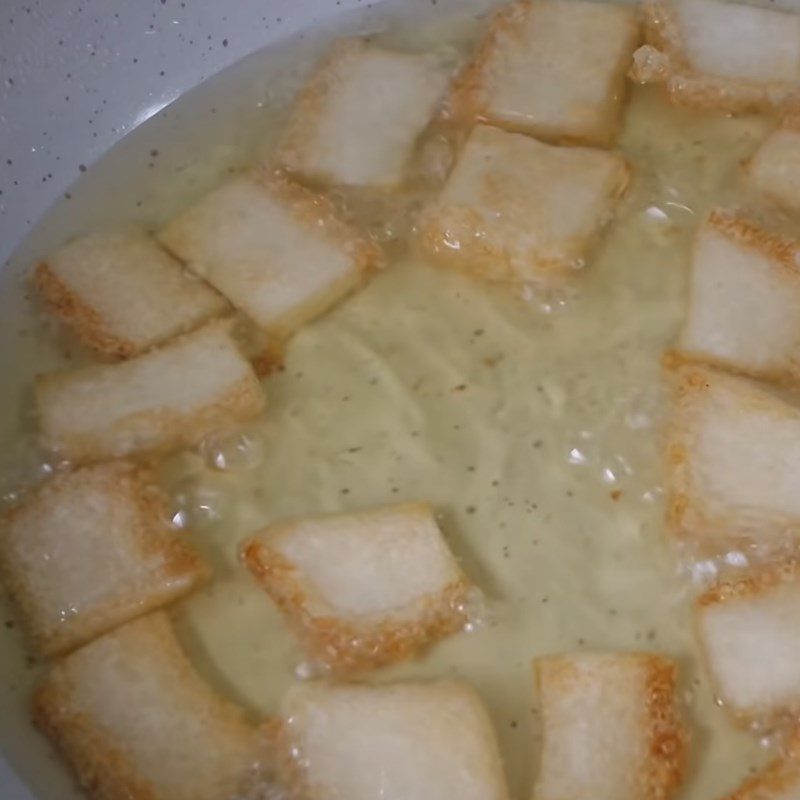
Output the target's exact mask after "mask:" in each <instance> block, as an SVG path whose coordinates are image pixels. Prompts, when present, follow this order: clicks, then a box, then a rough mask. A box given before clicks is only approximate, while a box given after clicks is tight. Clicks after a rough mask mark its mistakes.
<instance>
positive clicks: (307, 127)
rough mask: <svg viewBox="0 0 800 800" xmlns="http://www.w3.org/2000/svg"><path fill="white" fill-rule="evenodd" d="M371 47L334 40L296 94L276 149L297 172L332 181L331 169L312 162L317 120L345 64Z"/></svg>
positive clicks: (277, 157) (283, 164)
mask: <svg viewBox="0 0 800 800" xmlns="http://www.w3.org/2000/svg"><path fill="white" fill-rule="evenodd" d="M366 49H367V43H366V42H365V41H364V40H363V39H359V38H346V39H339V40H338V41H336V42H334V44H333V46H332V47H331V49H330V50H329V52H328V54H327V55H326V56H324V57H323V58H322V59H321V60H320V62H319V63H318V64H317V66H316V67H315V68H314V72H313V74H312V75H311V77H310V79H309V80H308V82H307V83H306V84H305V85H304V86H303V88H302V89H301V90H300V91H299V92H298V94H297V97H296V98H295V101H294V105H293V106H292V111H291V113H290V115H289V121H288V122H287V123H286V128H285V129H284V132H283V134H282V136H281V138H280V141H279V142H278V145H277V147H276V149H275V160H276V162H277V164H279V165H280V166H281V167H283V168H284V169H286V170H287V171H288V172H291V173H293V174H297V175H302V176H303V177H305V178H307V179H309V180H310V181H316V182H322V183H325V182H327V183H331V182H333V177H332V176H331V175H330V174H328V173H327V172H319V171H316V170H311V169H310V168H309V166H308V154H309V151H311V150H313V149H314V146H315V144H316V141H317V139H316V125H315V121H316V119H317V117H318V116H319V114H320V113H321V111H322V106H323V104H324V102H325V100H326V99H327V97H328V93H329V92H330V90H331V87H332V85H334V84H335V83H336V81H337V79H338V77H339V69H340V68H341V67H342V65H344V64H346V63H347V62H349V61H351V60H352V59H353V58H355V57H357V56H358V55H360V54H361V53H363V52H364V51H365V50H366Z"/></svg>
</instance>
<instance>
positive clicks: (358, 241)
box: [253, 169, 385, 278]
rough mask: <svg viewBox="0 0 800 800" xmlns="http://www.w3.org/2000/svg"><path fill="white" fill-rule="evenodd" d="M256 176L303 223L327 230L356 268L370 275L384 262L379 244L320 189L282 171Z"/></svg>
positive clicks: (258, 181) (330, 238) (318, 229)
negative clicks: (346, 217)
mask: <svg viewBox="0 0 800 800" xmlns="http://www.w3.org/2000/svg"><path fill="white" fill-rule="evenodd" d="M253 177H254V179H255V180H256V182H257V183H260V184H261V185H262V186H264V187H265V188H267V189H268V190H269V191H270V192H271V193H272V194H273V195H275V196H276V197H277V198H278V199H279V200H280V201H281V202H282V203H284V204H285V205H286V206H287V207H288V208H289V209H290V211H291V213H292V216H293V217H294V218H295V219H296V220H297V222H298V223H299V224H300V225H303V226H304V227H306V228H313V229H314V230H315V232H319V231H320V230H321V231H322V232H324V234H325V236H326V238H327V239H328V240H329V241H331V242H333V243H334V244H336V245H337V246H338V247H339V248H340V249H342V250H344V251H346V252H347V253H349V254H350V256H351V257H352V258H353V262H354V266H355V269H356V270H357V271H358V272H360V273H362V274H363V276H364V277H365V278H366V277H367V274H368V273H369V272H371V271H373V270H376V269H379V268H381V267H383V266H384V265H385V257H384V253H383V250H382V249H381V247H380V245H378V244H377V243H376V242H374V241H372V240H371V239H370V238H369V237H368V236H367V235H366V234H365V233H363V231H361V230H359V229H358V228H357V227H355V226H354V225H351V224H350V223H349V222H347V221H346V220H344V219H343V218H342V216H341V215H340V214H339V212H338V211H337V209H336V206H335V204H334V202H333V201H332V200H331V199H330V198H329V197H327V196H325V195H324V194H321V193H320V192H315V191H312V190H311V189H308V188H306V187H305V186H302V185H300V184H299V183H296V182H295V181H293V180H292V179H291V178H290V177H288V176H287V175H284V174H283V173H281V172H279V171H268V170H264V169H259V170H256V171H255V172H254V173H253Z"/></svg>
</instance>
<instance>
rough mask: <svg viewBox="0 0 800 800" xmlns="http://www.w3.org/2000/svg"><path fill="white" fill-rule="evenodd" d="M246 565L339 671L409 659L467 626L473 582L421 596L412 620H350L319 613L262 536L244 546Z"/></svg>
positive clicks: (314, 648) (290, 566)
mask: <svg viewBox="0 0 800 800" xmlns="http://www.w3.org/2000/svg"><path fill="white" fill-rule="evenodd" d="M240 555H241V559H242V562H243V563H244V565H245V566H246V567H247V568H248V569H249V570H250V572H252V573H253V575H255V577H256V578H257V579H258V581H259V583H260V584H261V585H262V587H263V588H264V590H265V591H266V592H267V594H268V595H269V596H270V597H271V598H272V600H273V601H274V602H275V604H276V605H277V606H278V607H279V608H280V609H281V611H283V613H284V614H285V615H286V616H287V617H288V618H289V619H290V620H291V621H292V623H293V624H294V626H295V627H296V628H297V629H298V630H299V631H300V632H301V633H302V635H303V638H304V639H305V640H306V641H307V642H308V645H309V647H310V649H311V652H312V654H313V656H314V657H315V658H317V659H319V660H320V661H321V662H323V663H325V664H327V665H328V666H330V667H331V668H332V669H334V670H335V671H337V672H351V671H355V670H361V669H370V668H374V667H378V666H381V665H383V664H388V663H392V662H396V661H402V660H404V659H407V658H409V657H410V656H411V655H412V654H413V653H414V652H415V651H416V650H418V649H419V648H421V647H422V646H424V645H425V644H427V643H428V642H431V641H433V640H435V639H438V638H441V637H443V636H446V635H448V634H450V633H454V632H455V631H458V630H460V629H461V628H463V626H464V624H465V623H466V622H467V615H466V612H465V611H464V610H463V607H464V603H465V602H466V600H467V597H468V594H469V592H470V585H469V583H468V582H467V581H466V580H465V579H463V580H457V581H453V582H452V583H450V584H449V585H448V586H446V587H444V588H443V589H442V590H441V591H440V592H437V593H436V594H431V595H428V596H426V597H424V598H421V599H420V600H419V602H418V613H417V614H416V616H415V617H414V619H412V620H409V621H407V622H396V621H391V620H388V621H387V620H386V619H385V618H382V617H381V616H378V615H376V616H374V617H371V618H365V619H364V620H363V621H361V622H349V621H347V620H344V619H341V618H339V617H336V616H333V615H331V616H325V617H319V616H313V615H312V614H311V612H310V611H309V598H308V595H307V592H306V587H305V585H304V583H305V581H304V578H303V575H302V573H301V572H300V571H299V570H297V569H296V568H295V567H294V565H293V564H292V563H291V562H290V561H289V560H288V559H287V558H285V557H284V556H283V555H281V554H280V553H278V552H277V551H276V550H274V549H273V548H271V547H269V545H267V544H265V543H264V541H263V540H261V539H259V538H253V539H248V540H247V541H245V542H244V543H243V544H242V546H241V549H240Z"/></svg>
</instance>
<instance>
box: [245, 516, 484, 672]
mask: <svg viewBox="0 0 800 800" xmlns="http://www.w3.org/2000/svg"><path fill="white" fill-rule="evenodd" d="M241 552H242V559H243V561H244V563H245V565H246V566H247V567H248V568H249V569H250V571H251V572H252V573H253V574H254V575H255V576H256V577H257V578H258V580H259V581H260V583H261V584H262V586H263V587H264V589H265V590H266V591H267V593H268V594H269V595H270V597H271V598H272V599H273V600H274V601H275V602H276V603H277V604H278V606H279V607H280V608H281V609H282V610H283V612H284V613H285V614H286V615H287V616H288V617H289V619H290V620H291V621H292V622H293V623H294V624H295V626H297V627H298V628H299V629H300V630H301V631H302V632H303V634H304V637H305V638H306V640H307V641H308V643H309V647H310V650H311V652H312V654H313V656H314V657H315V658H316V659H318V660H319V661H321V662H322V663H324V664H326V665H328V666H330V667H331V668H333V669H334V670H338V671H346V670H351V669H359V668H365V667H375V666H378V665H380V664H385V663H388V662H391V661H396V660H400V659H403V658H407V657H408V656H409V655H411V654H412V653H413V652H414V651H415V650H417V649H418V648H420V647H422V646H423V645H425V644H427V643H429V642H430V641H432V640H434V639H437V638H439V637H442V636H445V635H446V634H449V633H453V632H454V631H457V630H459V629H460V628H463V627H464V625H465V624H466V623H467V622H468V621H469V608H468V607H469V606H470V605H472V604H474V602H475V600H477V599H478V598H479V595H478V593H477V590H476V589H475V588H474V587H472V586H471V584H470V583H469V581H468V580H467V578H466V577H465V576H464V574H463V572H462V571H461V569H460V567H459V565H458V563H457V562H456V560H455V558H453V555H452V553H451V552H450V550H449V549H448V547H447V544H446V543H445V541H444V538H443V537H442V533H441V531H440V530H439V526H438V525H437V524H436V519H435V518H434V516H433V512H432V510H431V509H430V507H429V506H427V505H424V504H422V503H418V504H407V505H400V506H389V507H386V508H378V509H373V510H370V511H365V512H362V513H355V514H332V515H325V516H319V517H305V518H302V519H296V520H290V521H288V522H281V523H277V524H274V525H271V526H269V527H268V528H266V529H265V530H264V531H262V532H261V533H259V534H257V535H256V536H254V537H253V538H251V539H248V540H247V541H246V542H244V543H243V545H242V549H241Z"/></svg>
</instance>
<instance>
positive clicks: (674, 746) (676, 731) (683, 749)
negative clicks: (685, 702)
mask: <svg viewBox="0 0 800 800" xmlns="http://www.w3.org/2000/svg"><path fill="white" fill-rule="evenodd" d="M641 658H642V661H643V665H644V667H645V669H646V670H647V678H646V682H645V686H646V689H645V691H646V695H647V718H648V722H649V724H648V753H649V757H648V759H647V763H646V765H645V767H644V770H643V773H642V775H641V781H642V784H643V786H645V787H646V789H645V793H644V797H645V798H647V800H663V799H664V798H667V797H671V796H672V795H673V794H674V793H675V792H676V791H677V789H678V787H679V786H680V785H681V784H682V783H683V779H684V776H685V774H686V761H687V756H688V746H689V733H688V731H687V729H686V727H685V726H684V724H683V721H682V719H681V716H680V714H679V713H678V710H677V706H676V702H675V688H676V686H677V682H678V668H677V666H676V665H675V663H674V662H672V661H670V660H669V659H667V658H664V657H662V656H658V655H651V654H642V656H641Z"/></svg>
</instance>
